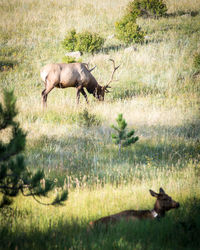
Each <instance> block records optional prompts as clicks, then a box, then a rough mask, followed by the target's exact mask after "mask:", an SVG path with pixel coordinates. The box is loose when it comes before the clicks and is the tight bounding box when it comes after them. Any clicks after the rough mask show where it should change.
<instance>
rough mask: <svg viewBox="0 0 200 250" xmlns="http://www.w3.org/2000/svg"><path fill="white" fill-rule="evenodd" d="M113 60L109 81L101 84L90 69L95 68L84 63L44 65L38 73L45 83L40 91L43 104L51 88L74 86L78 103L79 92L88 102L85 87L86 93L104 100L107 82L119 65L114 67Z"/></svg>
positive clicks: (44, 104) (45, 102) (107, 86)
mask: <svg viewBox="0 0 200 250" xmlns="http://www.w3.org/2000/svg"><path fill="white" fill-rule="evenodd" d="M110 60H111V61H112V62H113V67H114V69H113V72H112V75H111V79H110V81H109V82H108V83H107V84H106V85H105V86H101V85H99V84H98V82H97V80H96V79H95V77H94V76H93V75H92V73H91V71H92V70H93V69H94V68H95V67H94V68H92V69H88V67H87V64H85V63H69V64H66V63H54V64H47V65H46V66H44V67H43V68H42V69H41V71H40V75H41V78H42V80H43V81H44V84H45V89H44V90H43V91H42V101H43V106H44V107H46V105H47V96H48V94H49V93H50V91H51V90H52V89H53V88H55V87H56V88H69V87H74V88H76V89H77V103H79V99H80V93H81V94H82V95H83V96H84V97H85V99H86V102H87V103H88V98H87V94H86V92H85V90H84V88H85V89H87V91H88V93H90V94H93V96H94V97H96V98H97V99H98V100H99V101H103V100H104V95H105V93H108V92H109V91H108V88H110V86H109V84H110V83H111V82H112V81H113V76H114V73H115V71H116V70H117V69H118V68H119V66H117V67H115V62H114V60H113V59H110Z"/></svg>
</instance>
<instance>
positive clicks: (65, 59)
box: [62, 56, 82, 63]
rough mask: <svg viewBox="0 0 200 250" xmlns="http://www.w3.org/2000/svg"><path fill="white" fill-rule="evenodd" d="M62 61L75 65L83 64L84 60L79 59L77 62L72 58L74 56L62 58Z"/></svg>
mask: <svg viewBox="0 0 200 250" xmlns="http://www.w3.org/2000/svg"><path fill="white" fill-rule="evenodd" d="M62 61H63V62H64V63H75V62H79V63H81V62H82V59H81V58H79V59H78V60H77V59H76V58H75V57H72V56H64V57H63V58H62Z"/></svg>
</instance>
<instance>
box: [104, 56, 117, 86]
mask: <svg viewBox="0 0 200 250" xmlns="http://www.w3.org/2000/svg"><path fill="white" fill-rule="evenodd" d="M109 60H110V61H112V62H113V67H114V70H113V72H112V75H111V78H110V81H109V82H108V83H107V84H106V85H105V89H106V90H107V88H111V87H110V86H109V84H110V83H111V82H112V81H113V76H114V73H115V71H116V70H117V69H118V68H119V66H120V65H119V66H117V67H115V61H114V60H113V59H109ZM107 91H108V90H107Z"/></svg>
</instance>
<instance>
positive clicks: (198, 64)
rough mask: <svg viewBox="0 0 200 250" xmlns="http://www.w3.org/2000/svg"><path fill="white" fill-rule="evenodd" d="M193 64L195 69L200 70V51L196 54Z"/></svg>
mask: <svg viewBox="0 0 200 250" xmlns="http://www.w3.org/2000/svg"><path fill="white" fill-rule="evenodd" d="M193 64H194V67H195V69H197V70H200V53H196V54H195V55H194V59H193Z"/></svg>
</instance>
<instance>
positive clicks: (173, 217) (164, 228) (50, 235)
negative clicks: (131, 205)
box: [0, 198, 200, 250]
mask: <svg viewBox="0 0 200 250" xmlns="http://www.w3.org/2000/svg"><path fill="white" fill-rule="evenodd" d="M55 211H56V208H55ZM199 213H200V200H199V199H197V198H190V199H188V200H186V201H185V202H184V203H183V204H181V207H180V208H179V209H177V210H176V211H171V212H168V214H167V216H166V217H165V218H163V219H161V220H160V221H157V220H154V221H149V220H145V221H136V222H129V223H127V222H125V221H122V222H120V223H118V224H115V225H112V226H110V227H109V228H108V229H105V228H103V227H102V228H97V229H93V230H89V231H88V230H87V226H88V222H86V223H84V224H82V225H81V224H80V221H78V220H77V219H76V220H74V221H73V222H71V223H68V222H67V221H63V219H62V217H59V218H58V220H57V221H54V222H51V221H50V222H49V225H45V226H44V228H45V229H41V228H40V226H39V225H37V223H35V224H34V223H33V222H32V217H31V216H34V215H31V216H30V225H31V226H29V227H28V228H27V225H24V226H23V223H22V224H19V225H17V226H16V225H15V227H14V228H11V227H10V225H11V224H12V223H11V224H6V223H3V224H2V225H1V228H0V236H1V237H0V246H1V249H95V250H96V249H109V250H110V249H124V250H127V249H199V248H200V238H199V235H200V216H199ZM13 223H15V222H14V221H13Z"/></svg>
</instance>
